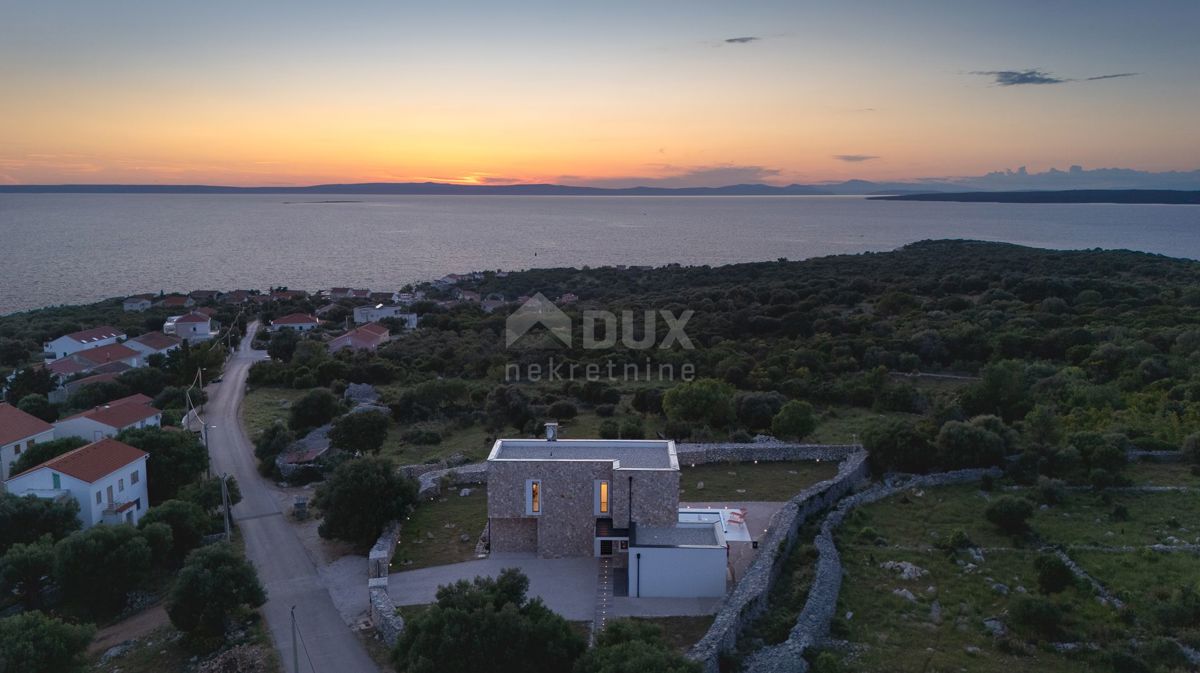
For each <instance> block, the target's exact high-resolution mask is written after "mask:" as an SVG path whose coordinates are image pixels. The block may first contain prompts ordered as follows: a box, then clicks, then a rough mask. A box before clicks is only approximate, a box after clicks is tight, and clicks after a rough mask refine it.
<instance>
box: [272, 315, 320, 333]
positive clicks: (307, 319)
mask: <svg viewBox="0 0 1200 673" xmlns="http://www.w3.org/2000/svg"><path fill="white" fill-rule="evenodd" d="M320 324H321V321H320V320H318V319H317V317H316V316H314V315H309V314H307V313H289V314H288V315H285V316H283V317H282V318H276V319H274V320H272V321H271V327H270V328H269V329H270V331H272V332H278V331H279V330H283V329H290V330H295V331H297V332H308V331H310V330H314V329H316V328H317V325H320Z"/></svg>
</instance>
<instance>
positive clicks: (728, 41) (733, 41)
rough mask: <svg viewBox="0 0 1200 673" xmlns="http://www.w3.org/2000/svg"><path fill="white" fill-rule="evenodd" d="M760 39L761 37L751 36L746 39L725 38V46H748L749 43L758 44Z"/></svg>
mask: <svg viewBox="0 0 1200 673" xmlns="http://www.w3.org/2000/svg"><path fill="white" fill-rule="evenodd" d="M761 39H762V38H761V37H754V36H752V35H748V36H746V37H727V38H725V44H749V43H751V42H758V41H759V40H761Z"/></svg>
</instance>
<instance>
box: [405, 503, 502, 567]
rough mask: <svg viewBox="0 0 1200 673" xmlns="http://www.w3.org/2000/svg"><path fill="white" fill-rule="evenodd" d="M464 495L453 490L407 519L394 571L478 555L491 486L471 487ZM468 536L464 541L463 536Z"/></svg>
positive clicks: (417, 509)
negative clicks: (477, 548) (468, 493)
mask: <svg viewBox="0 0 1200 673" xmlns="http://www.w3.org/2000/svg"><path fill="white" fill-rule="evenodd" d="M470 488H471V494H470V495H468V496H466V497H463V496H460V495H459V489H457V488H456V489H451V490H450V492H449V493H447V495H446V496H445V497H444V498H441V499H439V500H434V501H432V502H423V503H421V504H420V505H418V506H417V508H416V510H414V511H413V513H412V514H411V515H410V516H409V518H408V520H407V521H405V522H404V526H403V528H402V529H401V531H400V544H399V545H398V546H397V548H396V555H395V556H394V557H393V558H392V569H393V570H397V571H399V570H416V569H418V568H426V567H429V566H436V565H445V564H447V563H458V562H460V561H469V560H471V559H473V558H475V543H476V542H477V541H478V540H479V534H480V533H481V532H483V529H484V527H485V526H486V525H487V489H486V488H483V487H477V486H471V487H470ZM463 535H466V536H467V538H468V539H467V541H466V542H464V541H462V539H461V536H463Z"/></svg>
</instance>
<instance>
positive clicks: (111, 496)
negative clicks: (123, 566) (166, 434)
mask: <svg viewBox="0 0 1200 673" xmlns="http://www.w3.org/2000/svg"><path fill="white" fill-rule="evenodd" d="M148 455H149V454H147V453H146V452H145V451H142V450H140V449H135V448H134V447H132V446H129V445H128V444H124V443H122V442H118V441H117V440H115V439H101V440H99V441H95V442H92V443H91V444H88V445H86V446H81V447H79V448H78V449H75V450H74V451H68V452H67V453H64V454H62V455H61V456H58V457H56V458H52V459H50V460H48V461H46V462H44V463H42V464H41V465H38V466H37V467H31V468H29V469H28V470H26V471H24V472H22V473H21V474H18V475H16V476H14V477H12V478H10V479H8V480H7V481H5V482H4V483H5V486H6V487H7V488H8V491H9V492H10V493H14V494H16V495H33V496H37V497H39V498H48V499H57V498H61V497H64V496H69V497H70V498H71V499H73V500H74V501H75V502H77V503H79V519H80V521H82V522H83V527H84V528H91V527H92V526H95V525H96V524H98V523H106V524H117V523H128V524H136V523H137V522H138V520H140V519H141V518H142V515H143V514H145V513H146V510H147V509H148V508H149V506H150V498H149V495H148V493H147V490H146V457H147V456H148ZM99 580H100V581H103V578H99Z"/></svg>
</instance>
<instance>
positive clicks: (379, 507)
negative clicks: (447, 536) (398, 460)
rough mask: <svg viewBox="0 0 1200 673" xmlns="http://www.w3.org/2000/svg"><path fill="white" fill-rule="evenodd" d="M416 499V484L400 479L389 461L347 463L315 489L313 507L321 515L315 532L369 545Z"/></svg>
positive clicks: (374, 458)
mask: <svg viewBox="0 0 1200 673" xmlns="http://www.w3.org/2000/svg"><path fill="white" fill-rule="evenodd" d="M416 498H417V484H416V482H414V481H413V480H412V479H408V478H405V477H402V476H400V475H399V474H398V473H397V472H396V468H395V466H394V465H393V464H392V461H390V460H388V459H386V458H376V457H374V456H367V457H364V458H356V459H354V460H348V461H346V462H344V463H342V464H341V465H339V466H338V467H337V469H335V470H334V471H333V474H332V475H330V477H329V478H328V479H327V480H326V481H325V482H324V483H323V484H321V485H320V486H319V487H318V488H317V492H316V497H315V498H314V499H313V504H314V505H315V506H316V507H317V508H318V509H320V510H321V513H322V514H323V516H324V519H323V520H322V521H321V526H320V528H318V532H319V533H320V535H321V537H324V538H337V539H340V540H347V541H349V542H353V543H355V544H358V545H363V546H366V545H369V544H371V543H372V542H374V541H375V538H377V537H379V533H380V532H382V531H383V527H384V526H385V525H386V524H387V523H388V522H389V521H392V520H394V519H398V518H400V517H401V516H403V515H404V514H405V512H407V510H408V507H409V505H411V504H413V502H414V501H415V500H416Z"/></svg>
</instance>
